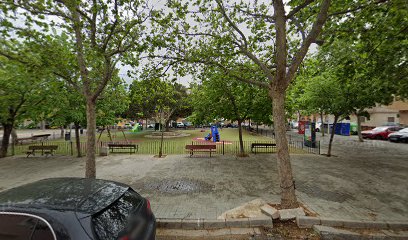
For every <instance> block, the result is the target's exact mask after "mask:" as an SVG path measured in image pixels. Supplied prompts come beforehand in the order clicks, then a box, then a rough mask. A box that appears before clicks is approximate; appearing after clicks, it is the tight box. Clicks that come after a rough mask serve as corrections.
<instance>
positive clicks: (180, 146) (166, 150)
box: [15, 128, 306, 155]
mask: <svg viewBox="0 0 408 240" xmlns="http://www.w3.org/2000/svg"><path fill="white" fill-rule="evenodd" d="M201 130H202V129H201V128H197V129H195V130H183V129H180V130H177V131H180V132H183V133H189V134H190V136H186V137H179V138H165V139H164V142H163V154H184V153H186V151H185V145H187V144H192V143H193V142H195V143H194V144H197V143H198V144H200V142H202V143H209V144H212V141H208V142H205V141H204V140H202V139H203V138H204V137H205V136H206V135H208V134H209V133H210V129H209V128H207V129H205V131H204V132H201ZM151 132H153V131H152V130H147V131H142V132H135V133H133V132H131V131H130V130H127V131H124V133H125V136H126V139H127V140H128V141H129V142H131V143H133V144H137V145H138V147H139V150H138V153H141V154H158V152H159V148H160V138H148V137H145V135H147V134H151ZM111 134H112V140H113V141H115V142H116V141H118V142H122V141H125V137H124V134H123V133H122V131H117V130H112V131H111ZM219 134H220V139H221V142H219V143H217V144H216V145H217V150H216V153H217V154H223V153H224V152H225V153H226V154H238V153H239V139H238V129H237V128H225V129H222V130H221V129H220V130H219ZM98 137H99V134H97V139H98ZM197 138H200V139H201V140H197ZM71 140H72V142H69V141H61V140H51V141H48V142H47V143H46V144H47V145H58V146H59V148H58V150H57V152H56V153H57V154H72V155H75V154H76V148H75V144H74V141H75V138H71ZM243 140H244V149H245V152H247V153H249V152H250V151H251V144H252V143H254V142H269V143H273V142H275V140H274V139H272V138H269V137H265V136H261V135H257V134H254V133H250V132H248V131H245V130H243ZM108 142H110V139H109V137H108V135H107V132H106V131H104V132H103V134H102V136H101V139H100V141H99V142H98V143H97V146H98V147H97V152H98V151H99V150H98V149H99V147H101V146H106V144H107V143H108ZM85 148H86V136H85V135H82V136H81V149H82V150H81V151H82V153H84V152H85ZM26 150H27V146H24V145H23V146H16V149H15V152H16V153H17V154H23V153H24V152H25V151H26ZM260 151H263V150H262V149H261V150H260ZM289 151H290V153H300V154H301V153H306V152H305V151H304V150H303V149H301V148H295V147H290V148H289Z"/></svg>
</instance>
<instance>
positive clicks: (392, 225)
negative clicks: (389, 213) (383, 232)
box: [387, 221, 408, 230]
mask: <svg viewBox="0 0 408 240" xmlns="http://www.w3.org/2000/svg"><path fill="white" fill-rule="evenodd" d="M387 225H388V228H389V229H407V230H408V221H406V222H393V221H387Z"/></svg>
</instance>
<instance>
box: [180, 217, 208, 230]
mask: <svg viewBox="0 0 408 240" xmlns="http://www.w3.org/2000/svg"><path fill="white" fill-rule="evenodd" d="M181 228H182V229H186V230H200V229H204V219H183V220H182V221H181Z"/></svg>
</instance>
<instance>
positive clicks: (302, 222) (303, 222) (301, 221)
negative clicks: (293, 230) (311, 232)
mask: <svg viewBox="0 0 408 240" xmlns="http://www.w3.org/2000/svg"><path fill="white" fill-rule="evenodd" d="M296 224H297V225H298V227H300V228H311V227H313V226H314V225H320V218H318V217H308V216H298V217H296Z"/></svg>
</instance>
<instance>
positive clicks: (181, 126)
mask: <svg viewBox="0 0 408 240" xmlns="http://www.w3.org/2000/svg"><path fill="white" fill-rule="evenodd" d="M177 127H178V128H183V127H185V126H184V123H182V122H178V123H177Z"/></svg>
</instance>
